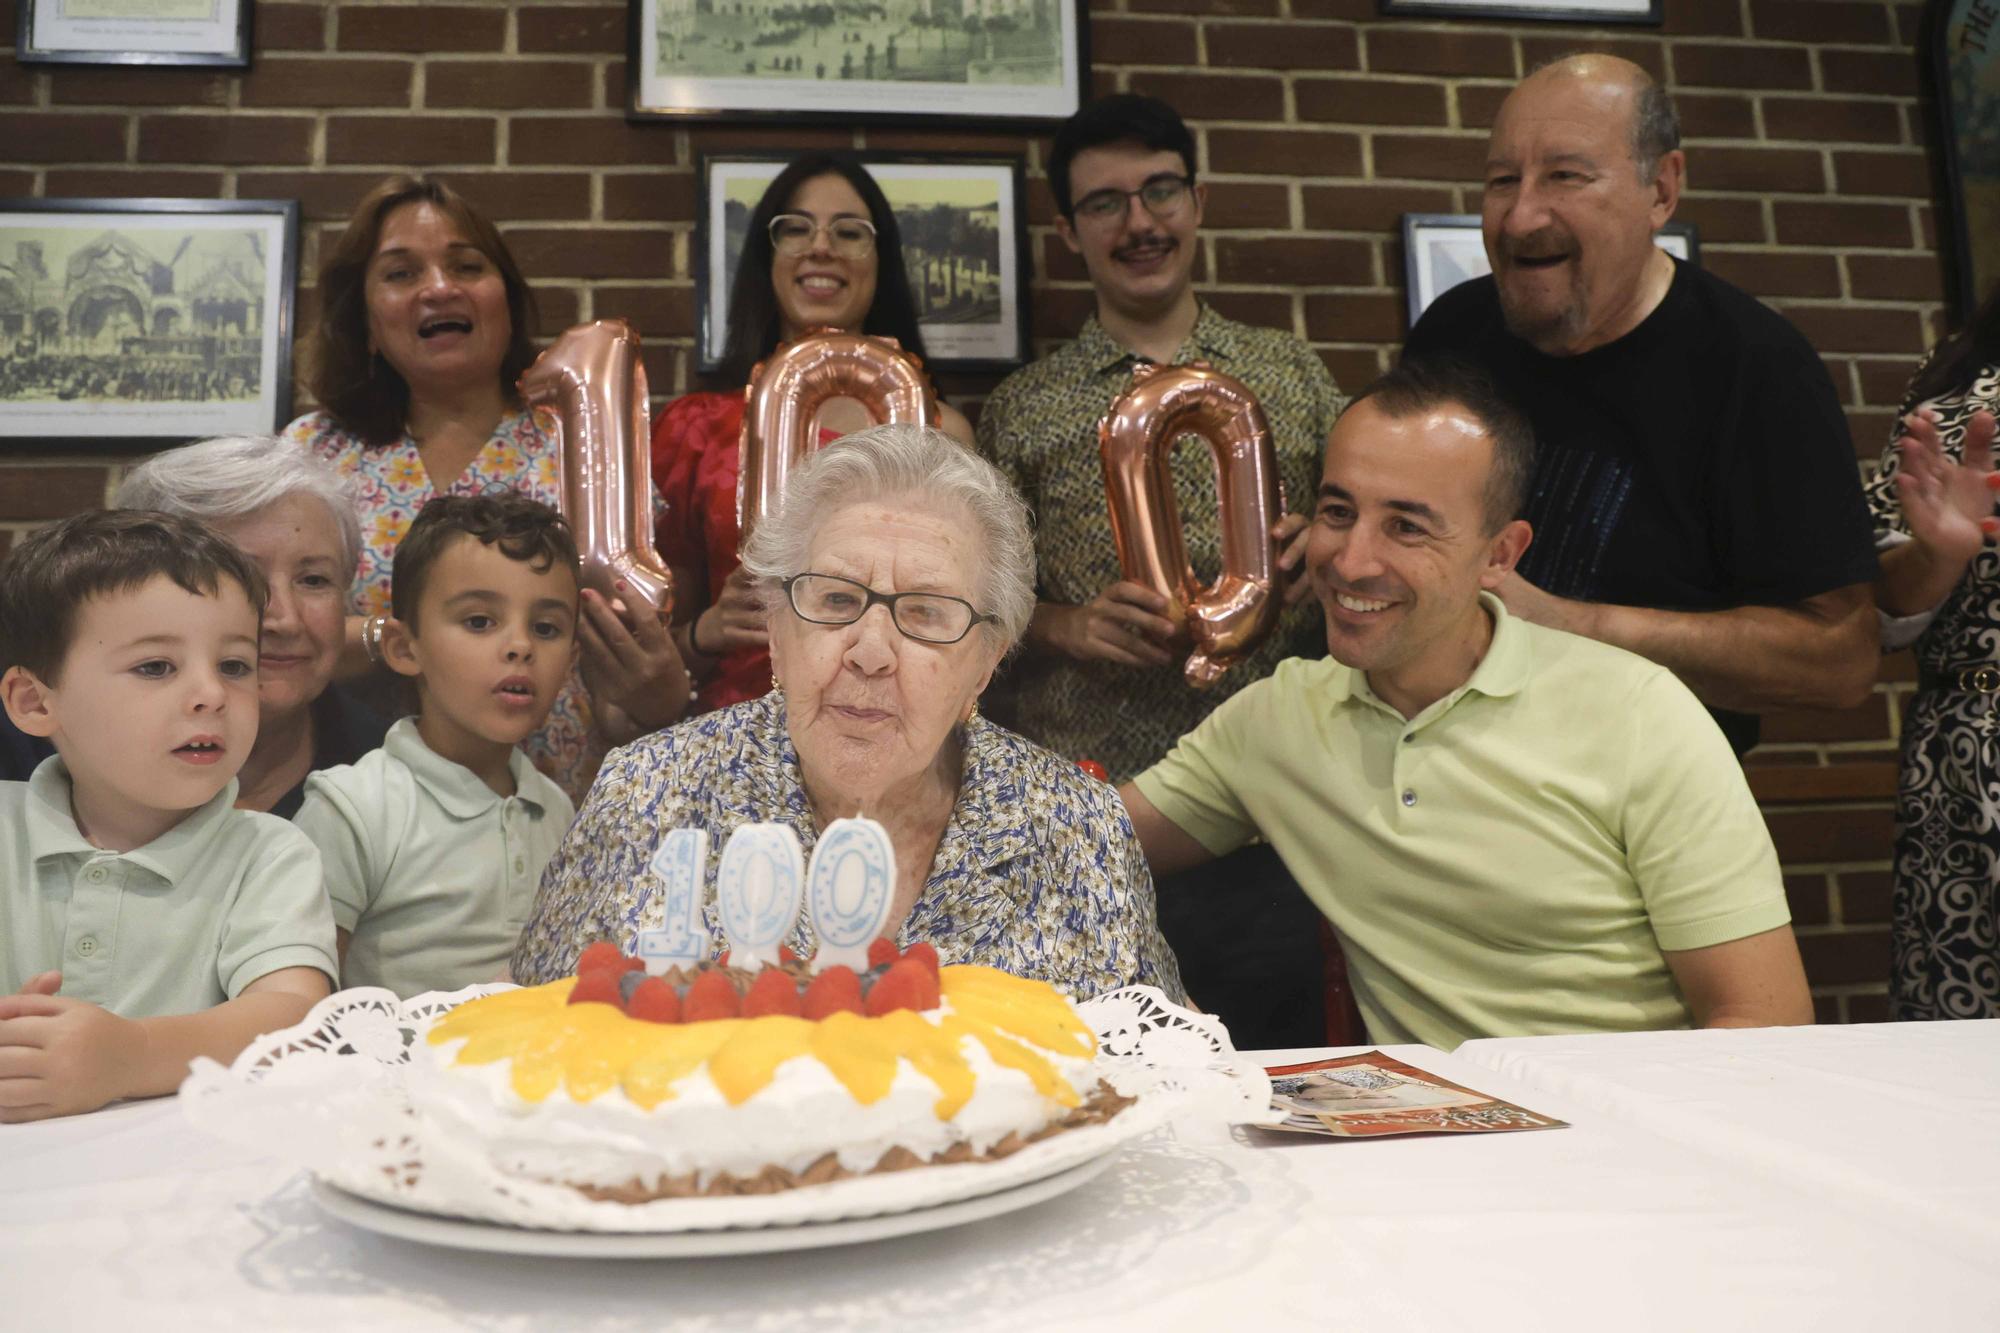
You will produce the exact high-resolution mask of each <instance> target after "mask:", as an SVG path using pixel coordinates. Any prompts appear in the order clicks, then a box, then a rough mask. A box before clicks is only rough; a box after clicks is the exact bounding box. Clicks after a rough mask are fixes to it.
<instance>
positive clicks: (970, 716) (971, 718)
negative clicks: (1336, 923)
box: [963, 699, 979, 727]
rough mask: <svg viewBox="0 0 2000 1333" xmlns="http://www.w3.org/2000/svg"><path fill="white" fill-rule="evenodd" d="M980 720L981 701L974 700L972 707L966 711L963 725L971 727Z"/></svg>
mask: <svg viewBox="0 0 2000 1333" xmlns="http://www.w3.org/2000/svg"><path fill="white" fill-rule="evenodd" d="M978 720H979V700H977V699H974V700H973V701H972V706H971V707H970V708H968V709H966V710H965V722H964V723H963V725H965V726H968V727H969V726H971V725H972V724H973V723H974V722H976V721H978Z"/></svg>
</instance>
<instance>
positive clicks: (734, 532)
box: [653, 393, 835, 710]
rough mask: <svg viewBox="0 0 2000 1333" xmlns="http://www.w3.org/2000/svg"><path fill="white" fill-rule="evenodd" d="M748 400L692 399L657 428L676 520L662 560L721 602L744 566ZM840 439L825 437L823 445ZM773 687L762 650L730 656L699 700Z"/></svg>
mask: <svg viewBox="0 0 2000 1333" xmlns="http://www.w3.org/2000/svg"><path fill="white" fill-rule="evenodd" d="M742 431H743V395H742V394H740V393H691V394H687V395H685V396H684V397H680V398H676V399H674V401H673V402H671V403H669V404H667V409H666V411H664V412H662V413H660V417H659V420H658V421H657V422H655V423H654V425H653V486H654V488H655V489H657V490H658V491H659V493H660V498H661V500H663V501H665V503H666V507H667V511H668V513H670V514H671V515H672V516H673V517H672V520H671V521H670V522H666V523H662V524H659V525H658V526H657V527H656V529H655V543H656V544H657V545H658V547H659V549H660V556H661V558H662V559H664V560H665V561H666V562H667V563H668V564H669V565H671V566H673V567H674V568H676V569H686V570H693V571H694V573H695V577H696V578H698V579H700V580H701V581H702V582H703V584H704V585H705V586H706V587H707V589H708V598H707V601H706V602H705V603H704V605H707V606H713V605H715V603H716V601H717V600H718V599H719V598H721V596H722V585H723V584H724V583H725V582H726V581H727V580H728V578H729V576H730V574H731V573H733V572H735V569H736V566H737V563H738V561H737V558H736V546H737V543H738V541H740V540H741V538H742V531H741V530H740V529H739V528H738V527H737V526H736V478H737V474H738V472H739V471H740V467H739V465H740V464H741V462H742V452H741V447H740V441H741V436H742ZM833 438H835V436H834V433H833V432H831V431H821V432H820V442H821V443H825V442H826V441H827V440H830V439H833ZM770 688H771V655H770V653H768V652H766V651H765V650H764V649H762V648H756V649H743V650H739V651H736V652H732V653H725V654H724V655H723V656H722V658H721V662H720V665H719V666H718V667H717V669H716V672H715V674H714V675H712V676H710V677H709V678H708V679H707V680H706V681H704V682H703V683H702V686H701V689H700V690H699V691H698V692H697V693H696V695H695V698H696V700H697V702H698V703H699V705H700V707H701V708H703V709H704V710H706V709H714V708H726V707H728V706H729V705H730V704H736V703H742V702H743V701H744V700H746V699H757V698H761V697H762V696H763V695H764V694H766V693H767V692H768V691H769V690H770Z"/></svg>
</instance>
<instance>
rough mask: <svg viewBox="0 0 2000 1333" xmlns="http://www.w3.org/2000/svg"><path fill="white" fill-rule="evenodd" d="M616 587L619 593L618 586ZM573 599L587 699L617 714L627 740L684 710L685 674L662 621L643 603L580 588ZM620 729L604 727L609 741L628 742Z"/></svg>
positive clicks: (654, 728) (657, 727)
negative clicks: (624, 725)
mask: <svg viewBox="0 0 2000 1333" xmlns="http://www.w3.org/2000/svg"><path fill="white" fill-rule="evenodd" d="M617 588H618V591H619V592H620V593H623V592H624V591H625V588H624V585H623V584H622V583H620V584H619V585H617ZM579 600H580V601H581V602H582V606H581V607H580V608H579V612H580V614H579V615H578V616H577V622H576V637H577V643H578V644H579V645H580V646H581V648H582V650H583V683H584V687H585V688H586V689H588V690H589V691H590V697H591V698H592V699H594V700H596V701H597V702H598V703H599V704H600V705H603V704H611V705H614V706H615V707H616V708H617V709H618V710H619V711H620V712H622V713H623V714H624V715H625V716H626V718H627V719H628V720H629V722H630V731H631V733H632V735H637V734H639V733H641V732H647V731H657V730H658V729H659V728H661V727H664V726H666V725H667V724H668V723H669V722H673V721H675V720H676V719H678V718H679V717H680V715H681V714H682V713H683V712H684V711H686V709H687V703H688V695H689V693H690V691H689V687H688V673H687V667H686V666H685V665H684V664H683V663H682V661H681V655H680V651H679V650H678V649H676V648H675V647H674V640H673V635H672V634H671V633H669V632H668V630H667V627H666V625H665V624H664V623H663V622H664V617H662V616H661V615H660V614H659V613H658V612H655V611H654V610H653V609H652V608H651V607H649V606H647V605H646V604H645V603H643V602H641V603H639V604H637V605H636V606H635V605H630V604H628V603H627V602H626V601H625V600H624V598H623V597H622V596H620V597H613V598H606V597H605V596H604V594H602V593H600V592H598V591H597V589H595V588H585V589H584V590H583V593H582V596H581V598H580V599H579ZM625 730H626V728H620V727H616V726H607V727H606V728H605V731H606V734H607V735H608V736H609V737H610V738H611V739H612V740H614V741H623V740H628V739H631V736H628V735H625V734H623V733H624V732H625Z"/></svg>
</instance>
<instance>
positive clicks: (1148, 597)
mask: <svg viewBox="0 0 2000 1333" xmlns="http://www.w3.org/2000/svg"><path fill="white" fill-rule="evenodd" d="M1170 609H1171V604H1170V603H1169V602H1168V601H1167V598H1166V597H1165V596H1164V595H1163V594H1161V593H1158V592H1155V591H1153V589H1151V588H1148V587H1145V586H1144V585H1142V584H1138V583H1132V582H1130V581H1128V580H1125V579H1120V580H1119V581H1118V582H1116V583H1114V584H1112V585H1111V586H1110V587H1108V588H1106V589H1105V590H1104V591H1103V592H1100V593H1099V594H1097V596H1095V597H1093V598H1092V599H1091V600H1089V601H1088V602H1085V603H1084V604H1083V605H1082V606H1048V607H1044V608H1042V609H1041V610H1040V611H1039V612H1038V613H1037V615H1036V619H1037V620H1040V621H1042V624H1041V625H1039V626H1037V627H1036V637H1037V638H1038V639H1040V640H1041V641H1042V642H1043V643H1046V644H1048V645H1049V646H1050V647H1052V648H1054V649H1055V650H1056V651H1058V652H1060V653H1064V654H1066V655H1067V656H1070V657H1074V658H1076V659H1077V660H1078V661H1080V662H1116V663H1117V664H1118V665H1120V666H1130V667H1161V666H1169V665H1171V664H1172V662H1173V660H1174V655H1173V654H1172V653H1171V652H1169V651H1168V650H1167V646H1168V645H1169V644H1171V643H1172V642H1173V641H1174V639H1175V637H1176V636H1177V635H1178V634H1179V633H1180V628H1179V626H1177V625H1175V624H1174V622H1173V621H1172V620H1169V619H1168V618H1167V616H1168V612H1169V610H1170Z"/></svg>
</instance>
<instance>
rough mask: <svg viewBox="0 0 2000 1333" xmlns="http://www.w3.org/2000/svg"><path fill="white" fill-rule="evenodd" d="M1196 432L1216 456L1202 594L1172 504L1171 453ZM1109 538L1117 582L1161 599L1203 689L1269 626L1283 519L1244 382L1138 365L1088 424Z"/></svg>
mask: <svg viewBox="0 0 2000 1333" xmlns="http://www.w3.org/2000/svg"><path fill="white" fill-rule="evenodd" d="M1184 435H1198V436H1200V437H1201V438H1202V439H1203V440H1205V441H1206V442H1207V444H1208V446H1209V448H1210V449H1212V450H1214V451H1215V460H1216V472H1217V481H1218V485H1217V487H1216V499H1217V501H1218V502H1219V503H1220V504H1221V506H1222V513H1221V519H1222V572H1221V573H1220V574H1219V575H1218V576H1217V578H1216V580H1215V582H1214V583H1213V584H1212V585H1210V586H1208V587H1203V586H1202V585H1201V584H1200V583H1198V582H1197V581H1196V580H1195V575H1194V568H1193V567H1192V566H1191V565H1190V564H1189V563H1188V557H1187V542H1186V540H1185V539H1184V538H1183V536H1182V535H1181V515H1180V509H1179V507H1178V505H1176V503H1175V501H1174V478H1173V446H1174V441H1176V440H1177V439H1179V438H1181V437H1182V436H1184ZM1097 443H1098V450H1099V452H1100V453H1101V454H1102V455H1103V458H1104V488H1105V493H1106V496H1107V498H1108V499H1109V500H1110V502H1111V536H1112V540H1114V541H1115V542H1116V543H1117V544H1118V563H1119V564H1120V565H1122V566H1123V567H1124V571H1125V577H1126V578H1127V579H1129V580H1130V581H1132V582H1133V583H1138V584H1142V585H1144V586H1145V587H1148V588H1151V589H1153V590H1154V591H1155V592H1158V593H1160V594H1161V595H1163V596H1164V597H1166V598H1167V600H1168V603H1169V606H1168V610H1167V614H1168V616H1169V617H1170V618H1172V619H1173V620H1175V621H1176V622H1178V623H1181V624H1184V625H1185V626H1186V627H1187V632H1188V636H1189V638H1191V639H1192V640H1193V642H1194V653H1193V655H1192V656H1190V657H1189V658H1188V660H1187V666H1186V668H1185V671H1184V673H1183V674H1185V676H1186V677H1187V681H1188V683H1189V684H1190V685H1193V686H1195V687H1196V688H1206V687H1208V686H1210V685H1213V684H1214V683H1215V682H1216V681H1217V680H1219V679H1221V677H1222V673H1223V672H1225V671H1227V670H1228V669H1229V668H1230V667H1231V666H1233V665H1235V663H1236V661H1237V659H1239V658H1241V657H1242V656H1243V655H1244V654H1245V653H1247V652H1249V651H1250V650H1251V649H1253V648H1255V647H1256V646H1257V644H1258V643H1259V642H1261V641H1262V640H1263V638H1264V636H1265V635H1266V634H1269V633H1270V632H1271V627H1272V626H1273V625H1275V624H1277V623H1278V611H1279V597H1278V571H1277V554H1276V552H1275V550H1274V549H1273V542H1272V538H1271V525H1272V524H1274V523H1276V522H1277V521H1278V517H1279V516H1280V515H1281V514H1283V513H1284V497H1283V495H1282V494H1281V493H1280V491H1279V487H1278V457H1277V452H1276V450H1274V449H1273V448H1272V445H1271V429H1270V427H1269V426H1268V425H1266V424H1265V421H1264V412H1263V409H1261V408H1259V407H1258V406H1257V400H1256V399H1255V398H1253V397H1251V396H1250V391H1249V390H1248V389H1246V388H1244V387H1243V385H1242V384H1241V383H1240V382H1239V381H1237V380H1234V379H1231V378H1230V377H1229V376H1227V375H1224V374H1222V373H1221V372H1220V371H1217V370H1213V369H1211V368H1210V367H1208V366H1207V365H1206V364H1204V363H1202V362H1195V363H1193V364H1191V365H1185V366H1172V367H1168V366H1158V365H1141V366H1137V367H1134V368H1133V371H1132V383H1131V384H1130V385H1129V386H1128V387H1127V388H1126V390H1125V392H1124V393H1123V394H1121V395H1119V398H1118V401H1117V402H1115V403H1113V404H1112V405H1111V411H1110V412H1108V413H1106V414H1105V417H1104V419H1103V420H1102V421H1100V422H1098V424H1097Z"/></svg>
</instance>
